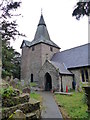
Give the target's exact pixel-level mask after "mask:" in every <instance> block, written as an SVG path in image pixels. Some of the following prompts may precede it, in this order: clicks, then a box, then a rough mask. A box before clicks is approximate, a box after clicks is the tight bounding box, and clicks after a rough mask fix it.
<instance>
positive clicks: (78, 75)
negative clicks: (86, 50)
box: [70, 67, 90, 86]
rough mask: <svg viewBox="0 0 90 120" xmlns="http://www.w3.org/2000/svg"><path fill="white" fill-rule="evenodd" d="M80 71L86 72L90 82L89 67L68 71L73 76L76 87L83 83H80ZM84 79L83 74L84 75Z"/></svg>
mask: <svg viewBox="0 0 90 120" xmlns="http://www.w3.org/2000/svg"><path fill="white" fill-rule="evenodd" d="M81 70H84V71H85V70H87V71H88V77H89V80H90V68H89V67H82V68H78V69H73V70H70V71H71V72H72V73H73V74H74V76H75V80H76V84H77V86H80V84H81V83H85V82H82V76H81ZM84 78H85V79H86V77H85V73H84Z"/></svg>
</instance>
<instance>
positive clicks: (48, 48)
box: [41, 44, 59, 65]
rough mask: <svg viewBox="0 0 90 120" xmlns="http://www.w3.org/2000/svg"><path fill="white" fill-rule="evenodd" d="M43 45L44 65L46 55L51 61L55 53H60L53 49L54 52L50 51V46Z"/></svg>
mask: <svg viewBox="0 0 90 120" xmlns="http://www.w3.org/2000/svg"><path fill="white" fill-rule="evenodd" d="M41 45H42V65H43V64H44V62H45V60H46V54H47V59H48V60H50V59H51V58H52V56H53V55H54V54H55V53H57V52H59V49H58V48H55V47H52V49H53V51H50V47H51V46H50V45H46V44H41Z"/></svg>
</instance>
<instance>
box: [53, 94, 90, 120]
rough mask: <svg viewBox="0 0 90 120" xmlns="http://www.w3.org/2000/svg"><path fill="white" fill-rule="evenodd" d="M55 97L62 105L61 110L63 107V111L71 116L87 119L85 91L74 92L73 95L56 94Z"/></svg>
mask: <svg viewBox="0 0 90 120" xmlns="http://www.w3.org/2000/svg"><path fill="white" fill-rule="evenodd" d="M55 99H56V101H57V103H58V105H59V106H60V109H61V111H62V108H63V111H64V112H66V113H67V115H68V116H69V118H76V119H77V118H83V119H85V118H87V117H88V113H87V112H86V111H87V105H86V102H85V101H86V98H85V95H84V92H82V93H80V92H74V93H73V95H72V96H68V95H60V94H57V95H55ZM63 111H62V112H63ZM63 116H64V113H63Z"/></svg>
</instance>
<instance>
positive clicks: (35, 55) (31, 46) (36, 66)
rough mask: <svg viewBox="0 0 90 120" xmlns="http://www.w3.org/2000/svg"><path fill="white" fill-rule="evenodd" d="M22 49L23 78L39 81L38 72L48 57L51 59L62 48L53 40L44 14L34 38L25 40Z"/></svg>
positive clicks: (26, 80)
mask: <svg viewBox="0 0 90 120" xmlns="http://www.w3.org/2000/svg"><path fill="white" fill-rule="evenodd" d="M21 49H22V60H21V79H22V80H25V82H28V81H31V82H33V81H36V82H38V81H39V76H38V72H39V71H40V69H41V67H42V65H43V64H44V62H45V61H46V59H48V60H50V59H51V58H52V56H53V55H54V54H55V53H57V52H59V50H60V47H59V46H57V45H56V44H55V43H54V42H53V41H51V39H50V36H49V33H48V30H47V27H46V24H45V21H44V18H43V15H42V14H41V17H40V20H39V24H38V26H37V30H36V33H35V36H34V39H33V40H32V41H31V42H29V41H26V40H23V42H22V45H21Z"/></svg>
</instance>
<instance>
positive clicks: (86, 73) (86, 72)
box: [85, 70, 88, 82]
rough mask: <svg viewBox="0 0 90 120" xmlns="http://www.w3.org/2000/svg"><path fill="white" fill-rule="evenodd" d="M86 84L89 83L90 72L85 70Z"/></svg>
mask: <svg viewBox="0 0 90 120" xmlns="http://www.w3.org/2000/svg"><path fill="white" fill-rule="evenodd" d="M85 76H86V82H88V71H87V70H85Z"/></svg>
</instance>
